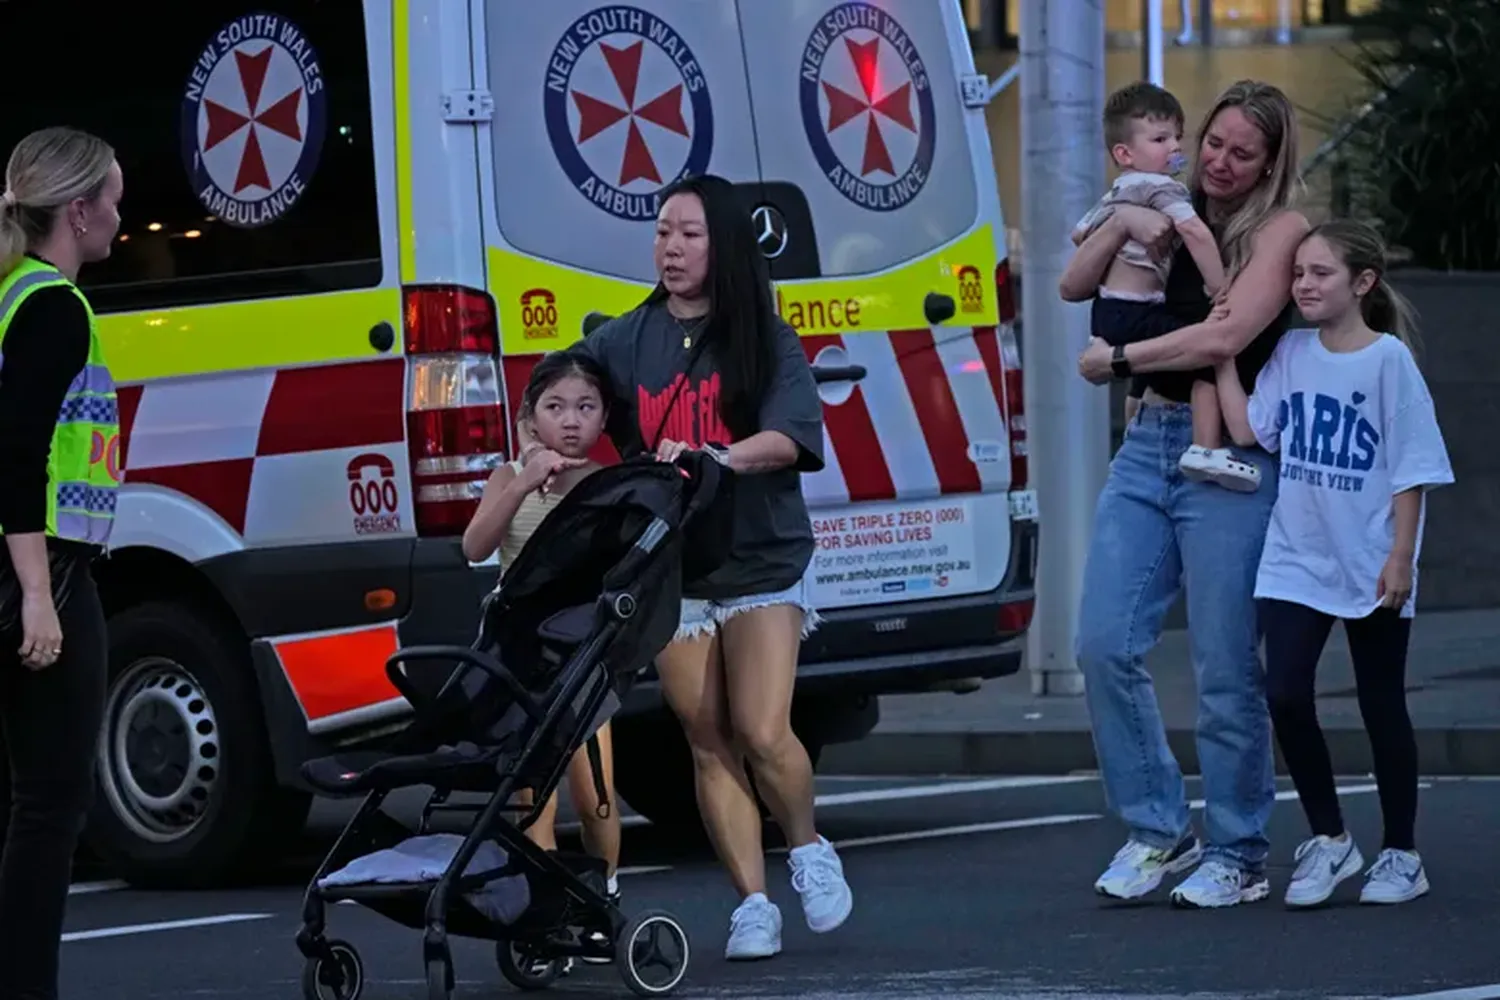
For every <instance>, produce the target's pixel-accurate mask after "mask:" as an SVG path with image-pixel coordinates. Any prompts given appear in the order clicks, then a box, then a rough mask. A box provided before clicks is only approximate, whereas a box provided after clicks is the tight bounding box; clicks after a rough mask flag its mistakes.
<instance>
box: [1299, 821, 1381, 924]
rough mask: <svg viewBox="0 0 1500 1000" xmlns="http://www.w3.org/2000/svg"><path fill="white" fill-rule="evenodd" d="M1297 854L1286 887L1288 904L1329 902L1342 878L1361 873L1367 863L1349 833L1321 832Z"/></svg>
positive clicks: (1315, 904) (1312, 904)
mask: <svg viewBox="0 0 1500 1000" xmlns="http://www.w3.org/2000/svg"><path fill="white" fill-rule="evenodd" d="M1296 858H1297V868H1296V870H1295V871H1293V872H1292V880H1291V882H1290V883H1289V884H1288V885H1287V887H1286V905H1287V906H1319V905H1321V904H1323V903H1326V902H1328V898H1329V897H1330V896H1332V895H1333V890H1334V889H1336V888H1338V884H1339V883H1340V882H1342V881H1344V879H1346V878H1353V877H1354V876H1355V875H1358V874H1359V870H1360V869H1361V868H1363V867H1364V866H1365V858H1364V855H1362V854H1360V853H1359V848H1358V847H1357V846H1356V845H1355V843H1354V838H1353V837H1351V836H1349V834H1347V833H1346V834H1344V838H1343V839H1342V840H1335V839H1334V838H1332V837H1325V836H1322V835H1319V836H1316V837H1313V838H1312V839H1311V840H1307V841H1304V842H1303V844H1302V846H1300V847H1298V848H1297V854H1296Z"/></svg>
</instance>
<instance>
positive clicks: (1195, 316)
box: [1140, 247, 1296, 403]
mask: <svg viewBox="0 0 1500 1000" xmlns="http://www.w3.org/2000/svg"><path fill="white" fill-rule="evenodd" d="M1164 292H1165V294H1166V297H1167V302H1166V308H1167V311H1168V312H1170V313H1171V314H1172V315H1174V316H1176V317H1177V318H1178V319H1180V320H1182V321H1183V322H1184V323H1201V322H1203V321H1204V320H1205V319H1207V318H1208V313H1209V310H1210V309H1211V308H1212V307H1213V301H1212V300H1211V299H1210V298H1209V297H1208V295H1207V293H1205V292H1204V291H1203V274H1202V272H1200V271H1199V270H1198V265H1197V264H1196V263H1194V262H1193V255H1192V254H1191V253H1189V252H1188V251H1187V248H1186V247H1179V248H1178V250H1177V253H1176V255H1175V256H1173V258H1172V272H1171V274H1170V275H1168V276H1167V286H1166V288H1165V289H1164ZM1295 316H1296V309H1295V308H1294V307H1293V306H1292V304H1291V303H1287V306H1286V308H1285V309H1283V310H1281V314H1280V315H1278V316H1277V317H1276V318H1275V319H1274V320H1272V321H1271V323H1270V325H1268V326H1267V327H1266V328H1265V329H1264V330H1262V331H1261V332H1260V333H1259V334H1258V335H1257V336H1256V338H1255V339H1254V340H1252V341H1250V343H1249V344H1248V345H1246V347H1245V349H1244V350H1243V351H1241V352H1240V353H1239V356H1238V357H1237V358H1235V367H1236V368H1237V369H1239V373H1240V385H1242V386H1244V388H1245V392H1246V393H1250V392H1252V391H1253V390H1254V389H1255V379H1256V377H1257V376H1258V375H1259V374H1260V370H1261V369H1262V368H1264V367H1265V366H1266V362H1267V361H1270V360H1271V354H1272V353H1273V352H1274V351H1275V350H1276V344H1277V342H1279V341H1280V340H1281V335H1282V334H1283V333H1286V331H1287V328H1288V327H1289V326H1290V325H1291V323H1292V320H1293V319H1294V317H1295ZM1210 371H1211V370H1210ZM1198 374H1199V373H1198V372H1148V373H1146V374H1144V375H1142V376H1140V378H1141V380H1142V381H1143V382H1144V383H1145V385H1146V387H1147V388H1149V389H1152V390H1155V392H1156V393H1157V394H1158V395H1160V396H1162V397H1164V398H1166V399H1170V400H1173V401H1174V402H1178V403H1186V402H1188V401H1189V400H1190V399H1191V398H1192V390H1193V382H1194V381H1195V380H1196V379H1197V377H1198Z"/></svg>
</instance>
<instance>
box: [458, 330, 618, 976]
mask: <svg viewBox="0 0 1500 1000" xmlns="http://www.w3.org/2000/svg"><path fill="white" fill-rule="evenodd" d="M608 401H609V376H608V374H607V373H606V372H605V371H604V370H603V369H602V368H600V367H599V366H598V365H597V364H596V363H594V362H593V361H592V360H591V359H589V358H586V357H581V356H578V355H572V354H567V353H564V352H562V351H557V352H554V353H552V354H549V355H547V356H546V357H544V358H542V359H541V360H540V361H538V362H537V364H536V367H535V368H533V369H532V372H531V378H530V380H529V381H528V382H527V383H526V389H525V390H524V392H523V393H522V397H521V413H520V419H519V423H520V425H521V427H520V430H522V431H523V432H524V437H525V438H526V439H528V440H529V441H530V443H529V444H528V445H526V449H525V451H523V453H522V454H523V458H521V459H517V460H516V461H514V462H509V463H507V464H505V465H502V466H500V467H499V468H498V469H496V470H495V471H494V473H493V474H492V475H491V476H490V481H489V482H488V483H487V484H486V485H485V487H484V496H483V498H482V499H481V500H480V502H479V509H478V510H477V511H475V512H474V517H473V519H472V520H471V521H470V522H469V526H468V528H467V529H465V531H464V539H463V550H464V556H465V557H466V558H468V559H469V560H471V561H473V562H480V561H482V560H485V559H488V558H489V557H490V556H491V555H492V554H493V553H494V552H495V550H496V549H497V548H498V549H499V550H500V565H501V567H502V568H509V566H510V565H511V564H512V563H513V562H515V560H516V557H517V556H519V555H520V554H521V549H522V548H523V547H524V546H525V545H526V542H527V541H528V540H529V539H530V538H531V536H532V534H533V533H534V532H535V531H536V529H537V528H538V527H539V526H540V525H541V523H542V520H543V519H544V518H545V517H546V516H547V515H548V514H550V513H551V512H552V511H553V509H554V508H556V507H557V505H558V502H559V501H561V500H562V498H563V497H564V496H565V495H567V493H568V491H569V490H571V489H572V488H573V487H574V486H576V485H577V484H578V483H579V482H580V481H581V480H582V479H583V478H584V477H586V476H588V475H590V474H591V473H593V472H594V471H595V470H597V469H598V468H600V466H599V463H598V462H595V461H593V460H591V459H590V458H589V453H590V452H591V451H592V450H593V449H594V446H595V445H596V444H597V443H598V442H599V438H600V436H601V435H602V434H603V433H604V423H605V420H606V418H607V416H608V413H609V403H608ZM597 736H598V739H599V751H600V764H601V766H602V767H601V769H602V771H603V773H602V774H601V775H600V778H601V779H602V783H603V786H604V792H605V795H606V796H607V797H608V799H609V802H608V806H607V808H606V807H605V806H604V805H603V804H601V803H600V801H599V796H598V793H597V792H596V790H595V784H594V771H593V768H592V767H591V766H590V764H589V759H588V754H587V752H586V748H584V749H580V750H579V751H578V752H577V753H576V754H574V756H573V760H572V762H571V763H570V764H569V766H568V791H569V794H570V795H571V796H572V800H573V806H574V808H575V809H576V810H577V812H578V815H579V819H580V820H581V823H582V827H583V843H584V847H585V849H586V850H587V851H588V852H589V853H590V854H591V855H593V856H594V857H597V858H599V859H601V860H602V861H603V862H604V863H605V866H606V877H607V880H608V881H607V887H606V888H607V893H608V895H609V897H610V898H611V899H612V900H614V901H615V902H618V901H619V894H620V887H619V881H618V877H617V875H616V869H617V868H618V867H619V864H620V800H619V798H618V797H616V795H615V792H614V787H613V785H614V774H613V768H614V762H613V753H612V747H611V739H610V726H609V723H608V722H606V723H605V724H604V725H603V726H602V727H600V729H599V731H598V733H597ZM516 799H517V804H520V805H530V804H531V802H532V799H531V792H530V791H529V790H522V791H521V792H519V793H518V794H517V796H516ZM556 822H557V795H556V794H555V793H554V794H553V796H552V798H550V799H549V800H548V801H547V804H546V806H545V807H544V808H543V810H542V814H541V815H540V816H539V817H537V821H536V822H535V823H533V824H532V825H531V826H530V827H529V828H527V831H526V835H527V837H528V838H530V839H531V841H532V842H533V843H534V844H536V845H537V846H538V847H540V848H542V849H543V850H546V851H555V850H557V834H556V832H555V824H556ZM586 961H594V959H592V958H590V959H586ZM571 964H572V963H571V961H570V962H569V963H568V965H569V966H571Z"/></svg>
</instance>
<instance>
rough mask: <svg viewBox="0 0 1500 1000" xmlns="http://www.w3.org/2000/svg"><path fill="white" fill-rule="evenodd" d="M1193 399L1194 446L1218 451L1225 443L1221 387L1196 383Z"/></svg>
mask: <svg viewBox="0 0 1500 1000" xmlns="http://www.w3.org/2000/svg"><path fill="white" fill-rule="evenodd" d="M1230 364H1233V362H1230ZM1192 399H1193V444H1195V445H1197V446H1198V447H1200V448H1207V449H1208V450H1209V451H1216V450H1218V449H1219V448H1220V447H1222V446H1223V442H1224V438H1223V433H1224V430H1223V428H1224V414H1223V412H1222V411H1220V409H1219V387H1218V386H1216V385H1214V383H1212V382H1208V381H1201V380H1200V381H1197V382H1194V383H1193V396H1192Z"/></svg>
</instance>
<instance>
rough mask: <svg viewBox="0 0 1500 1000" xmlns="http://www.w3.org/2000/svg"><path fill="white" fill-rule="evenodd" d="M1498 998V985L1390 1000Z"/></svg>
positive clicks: (1487, 999) (1499, 996)
mask: <svg viewBox="0 0 1500 1000" xmlns="http://www.w3.org/2000/svg"><path fill="white" fill-rule="evenodd" d="M1497 998H1500V983H1490V984H1489V985H1488V986H1465V987H1464V988H1462V989H1457V990H1439V991H1438V992H1436V993H1412V994H1409V995H1407V996H1399V997H1392V998H1391V1000H1497Z"/></svg>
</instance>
